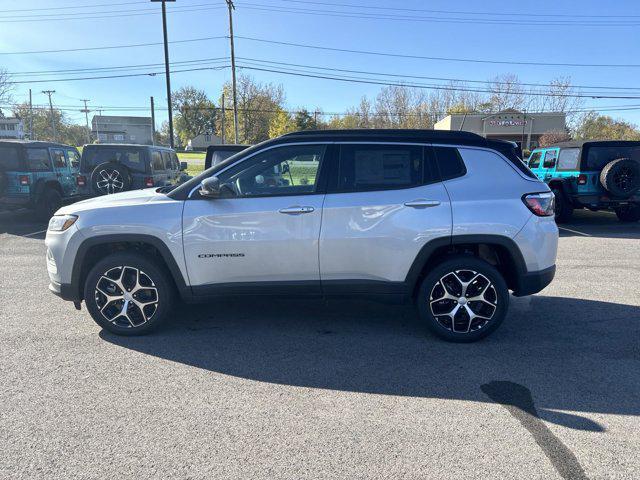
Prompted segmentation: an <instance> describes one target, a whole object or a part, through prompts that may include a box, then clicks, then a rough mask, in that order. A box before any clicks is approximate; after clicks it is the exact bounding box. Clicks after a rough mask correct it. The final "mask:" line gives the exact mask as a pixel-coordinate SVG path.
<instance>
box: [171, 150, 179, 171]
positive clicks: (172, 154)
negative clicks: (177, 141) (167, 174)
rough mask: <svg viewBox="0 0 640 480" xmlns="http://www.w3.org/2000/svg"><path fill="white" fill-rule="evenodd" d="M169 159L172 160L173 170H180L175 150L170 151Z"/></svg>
mask: <svg viewBox="0 0 640 480" xmlns="http://www.w3.org/2000/svg"><path fill="white" fill-rule="evenodd" d="M171 161H172V162H173V168H174V169H175V170H180V159H179V158H178V155H176V153H175V152H171Z"/></svg>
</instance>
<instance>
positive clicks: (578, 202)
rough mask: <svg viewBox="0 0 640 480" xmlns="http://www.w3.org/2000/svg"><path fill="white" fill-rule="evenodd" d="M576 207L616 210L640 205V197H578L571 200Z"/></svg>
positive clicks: (575, 196) (574, 196)
mask: <svg viewBox="0 0 640 480" xmlns="http://www.w3.org/2000/svg"><path fill="white" fill-rule="evenodd" d="M571 200H572V203H573V204H574V206H577V207H584V208H599V209H606V208H616V207H619V206H622V205H629V204H640V195H632V196H630V197H627V198H611V197H608V196H607V195H576V194H574V195H573V196H572V198H571Z"/></svg>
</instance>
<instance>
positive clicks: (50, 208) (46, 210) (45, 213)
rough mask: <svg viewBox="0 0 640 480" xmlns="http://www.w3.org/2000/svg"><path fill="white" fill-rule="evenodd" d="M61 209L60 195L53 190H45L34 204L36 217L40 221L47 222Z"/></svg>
mask: <svg viewBox="0 0 640 480" xmlns="http://www.w3.org/2000/svg"><path fill="white" fill-rule="evenodd" d="M60 207H62V195H60V192H58V190H56V189H54V188H47V189H46V190H45V191H44V192H42V195H40V198H39V199H38V202H37V204H36V215H37V216H38V218H39V219H40V220H43V221H48V220H49V219H50V218H51V217H52V216H53V215H54V214H55V213H56V212H57V211H58V209H59V208H60Z"/></svg>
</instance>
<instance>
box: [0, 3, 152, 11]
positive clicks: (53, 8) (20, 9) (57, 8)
mask: <svg viewBox="0 0 640 480" xmlns="http://www.w3.org/2000/svg"><path fill="white" fill-rule="evenodd" d="M147 3H148V2H146V1H142V2H122V3H94V4H92V5H67V6H64V7H46V8H42V7H40V8H17V9H13V10H0V13H13V12H41V11H43V10H72V9H76V8H85V7H86V8H91V7H113V6H118V5H134V4H136V5H137V4H147Z"/></svg>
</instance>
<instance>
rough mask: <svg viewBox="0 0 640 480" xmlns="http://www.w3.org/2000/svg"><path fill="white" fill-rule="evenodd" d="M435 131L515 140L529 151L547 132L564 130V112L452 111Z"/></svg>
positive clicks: (436, 125)
mask: <svg viewBox="0 0 640 480" xmlns="http://www.w3.org/2000/svg"><path fill="white" fill-rule="evenodd" d="M434 128H435V129H436V130H455V131H458V130H465V131H467V132H473V133H477V134H478V135H482V136H483V137H485V138H493V139H500V140H509V141H512V142H516V143H517V144H518V145H519V146H520V147H521V148H522V149H526V150H532V149H534V148H536V147H537V146H538V145H539V142H540V137H541V136H542V135H544V134H545V133H547V132H565V131H566V130H567V123H566V115H565V114H564V113H561V112H549V113H525V112H520V111H518V110H514V109H507V110H503V111H501V112H498V113H455V114H452V115H448V116H446V117H445V118H443V119H442V120H440V121H439V122H437V123H436V124H435V126H434Z"/></svg>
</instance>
